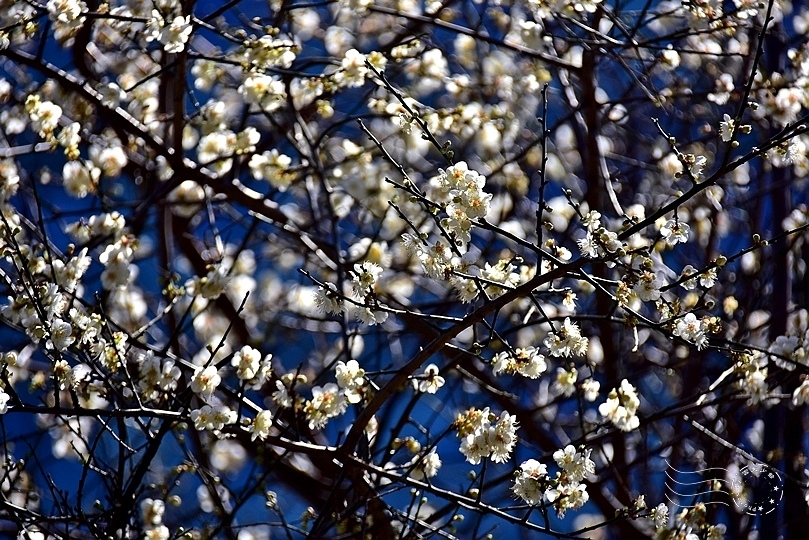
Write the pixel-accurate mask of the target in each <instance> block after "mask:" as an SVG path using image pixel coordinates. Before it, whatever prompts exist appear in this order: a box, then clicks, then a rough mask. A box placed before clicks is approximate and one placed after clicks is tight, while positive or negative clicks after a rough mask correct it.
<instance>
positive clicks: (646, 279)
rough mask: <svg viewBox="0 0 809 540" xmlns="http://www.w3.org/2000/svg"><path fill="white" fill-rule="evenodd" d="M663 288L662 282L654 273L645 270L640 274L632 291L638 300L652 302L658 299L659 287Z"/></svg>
mask: <svg viewBox="0 0 809 540" xmlns="http://www.w3.org/2000/svg"><path fill="white" fill-rule="evenodd" d="M661 286H663V281H662V280H661V279H660V277H659V276H658V275H657V274H656V273H654V272H650V271H649V270H646V271H644V272H641V274H640V277H639V278H638V282H637V283H635V286H634V287H633V288H632V290H633V291H634V292H635V294H637V295H638V298H640V299H641V301H643V302H650V301H651V302H654V301H656V300H657V299H659V298H660V287H661Z"/></svg>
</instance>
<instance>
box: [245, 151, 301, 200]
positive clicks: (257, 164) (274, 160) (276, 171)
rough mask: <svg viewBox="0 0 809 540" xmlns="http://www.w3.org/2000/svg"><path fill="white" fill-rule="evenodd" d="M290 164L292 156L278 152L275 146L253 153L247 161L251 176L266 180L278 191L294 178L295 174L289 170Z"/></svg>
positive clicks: (287, 185)
mask: <svg viewBox="0 0 809 540" xmlns="http://www.w3.org/2000/svg"><path fill="white" fill-rule="evenodd" d="M290 165H292V158H291V157H289V156H287V155H284V154H280V153H279V152H278V149H276V148H273V149H272V150H269V151H267V152H264V153H262V154H255V155H253V157H251V158H250V162H249V163H248V166H249V167H250V173H251V174H252V175H253V178H255V179H256V180H266V181H267V182H269V183H270V185H271V186H272V187H274V188H276V189H278V190H280V191H286V189H287V188H288V187H289V185H290V184H291V183H292V181H293V180H294V179H295V174H294V173H293V172H291V171H290V170H289V167H290Z"/></svg>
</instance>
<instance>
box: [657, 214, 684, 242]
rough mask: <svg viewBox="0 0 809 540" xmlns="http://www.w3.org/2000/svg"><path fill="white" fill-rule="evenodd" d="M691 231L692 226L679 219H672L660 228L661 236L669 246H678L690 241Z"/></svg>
mask: <svg viewBox="0 0 809 540" xmlns="http://www.w3.org/2000/svg"><path fill="white" fill-rule="evenodd" d="M690 231H691V227H689V226H688V224H686V223H682V222H681V221H680V220H679V219H670V220H668V221H667V222H666V223H664V224H663V226H662V227H661V228H660V236H662V237H663V239H664V240H665V241H666V244H668V245H669V246H676V245H677V244H680V243H682V244H684V243H686V242H688V234H689V232H690Z"/></svg>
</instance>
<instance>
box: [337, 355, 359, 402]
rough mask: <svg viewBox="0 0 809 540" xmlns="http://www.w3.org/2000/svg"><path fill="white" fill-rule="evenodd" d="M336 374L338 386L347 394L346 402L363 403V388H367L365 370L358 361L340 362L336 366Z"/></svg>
mask: <svg viewBox="0 0 809 540" xmlns="http://www.w3.org/2000/svg"><path fill="white" fill-rule="evenodd" d="M334 374H335V378H336V379H337V385H338V386H339V387H340V388H342V389H343V391H344V392H345V396H346V400H347V401H348V402H349V403H359V402H360V401H362V388H363V387H364V386H365V370H364V369H362V368H361V367H360V364H359V362H357V361H356V360H349V361H348V362H343V361H342V360H340V361H339V362H337V365H335V366H334Z"/></svg>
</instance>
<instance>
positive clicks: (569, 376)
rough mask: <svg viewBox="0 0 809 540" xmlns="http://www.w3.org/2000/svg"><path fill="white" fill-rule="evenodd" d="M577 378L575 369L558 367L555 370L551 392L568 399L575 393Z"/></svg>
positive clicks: (577, 371) (577, 374)
mask: <svg viewBox="0 0 809 540" xmlns="http://www.w3.org/2000/svg"><path fill="white" fill-rule="evenodd" d="M578 378H579V370H578V369H576V368H575V367H573V366H570V367H569V368H564V367H558V368H556V380H555V381H554V382H553V384H552V385H551V390H552V391H553V393H554V394H556V395H561V396H565V397H570V396H572V395H573V394H574V393H575V392H576V381H577V380H578Z"/></svg>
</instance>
